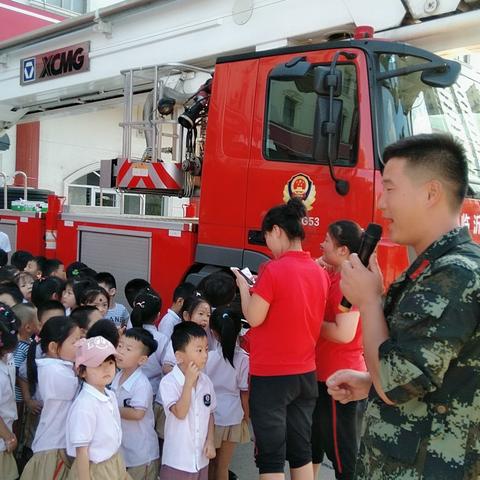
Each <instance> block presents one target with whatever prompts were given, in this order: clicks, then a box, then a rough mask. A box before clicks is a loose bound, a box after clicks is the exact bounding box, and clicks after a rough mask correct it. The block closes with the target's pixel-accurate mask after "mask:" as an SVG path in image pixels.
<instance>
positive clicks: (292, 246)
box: [236, 199, 329, 480]
mask: <svg viewBox="0 0 480 480" xmlns="http://www.w3.org/2000/svg"><path fill="white" fill-rule="evenodd" d="M305 215H306V210H305V207H304V205H303V203H302V202H301V201H300V200H298V199H293V200H290V201H289V202H288V203H287V204H286V205H279V206H277V207H273V208H272V209H270V210H269V211H268V213H267V214H266V215H265V218H264V219H263V223H262V231H263V232H264V234H265V240H266V243H267V246H268V248H269V249H270V251H271V252H272V255H273V257H274V259H273V260H271V261H269V262H267V263H266V264H264V265H262V268H261V269H260V273H259V276H258V279H257V282H256V284H255V286H254V287H253V288H252V289H251V291H250V289H249V287H248V284H247V282H246V281H245V280H244V279H243V277H242V276H241V275H239V274H238V273H236V276H237V284H238V287H239V289H240V295H241V300H242V309H243V312H244V315H245V318H246V320H247V322H248V323H249V324H250V326H251V327H252V328H251V329H250V333H249V340H250V375H251V378H250V417H251V420H252V425H253V430H254V432H255V443H256V456H255V460H256V463H257V467H258V469H259V471H260V479H262V480H267V479H269V480H270V479H271V480H273V479H282V478H284V473H283V472H284V468H285V460H288V461H289V464H290V469H291V473H292V478H293V479H295V480H313V468H312V463H311V462H312V451H311V443H310V439H311V425H312V413H313V410H314V408H315V403H316V397H317V383H316V375H315V345H316V343H317V340H318V338H319V335H320V327H321V322H322V319H323V316H324V310H325V303H326V298H327V291H328V285H329V280H328V275H327V273H326V272H325V270H323V269H322V268H320V266H319V265H318V264H317V263H316V262H315V261H314V260H313V259H312V258H311V257H310V254H309V253H308V252H304V251H303V250H302V240H303V239H304V238H305V232H304V230H303V226H302V218H303V217H304V216H305Z"/></svg>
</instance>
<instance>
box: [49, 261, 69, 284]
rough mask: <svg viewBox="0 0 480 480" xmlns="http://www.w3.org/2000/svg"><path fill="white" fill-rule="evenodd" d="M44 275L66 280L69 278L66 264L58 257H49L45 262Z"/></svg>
mask: <svg viewBox="0 0 480 480" xmlns="http://www.w3.org/2000/svg"><path fill="white" fill-rule="evenodd" d="M43 276H44V277H57V278H59V279H60V280H63V281H65V280H66V279H67V274H66V273H65V265H64V264H63V262H62V261H61V260H59V259H58V258H49V259H48V260H46V262H45V267H44V269H43Z"/></svg>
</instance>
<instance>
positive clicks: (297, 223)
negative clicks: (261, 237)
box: [262, 198, 307, 240]
mask: <svg viewBox="0 0 480 480" xmlns="http://www.w3.org/2000/svg"><path fill="white" fill-rule="evenodd" d="M306 216H307V209H306V208H305V205H304V204H303V202H302V201H301V200H300V199H298V198H291V199H290V200H289V201H288V202H287V203H286V204H284V205H277V206H276V207H273V208H271V209H270V210H269V211H268V212H267V214H266V215H265V217H264V218H263V222H262V232H263V233H265V232H271V231H272V229H273V226H274V225H278V226H279V227H280V228H281V229H282V230H283V231H284V232H285V233H286V234H287V237H288V238H289V240H294V239H297V238H299V239H300V240H303V239H304V238H305V230H304V229H303V224H302V218H304V217H306Z"/></svg>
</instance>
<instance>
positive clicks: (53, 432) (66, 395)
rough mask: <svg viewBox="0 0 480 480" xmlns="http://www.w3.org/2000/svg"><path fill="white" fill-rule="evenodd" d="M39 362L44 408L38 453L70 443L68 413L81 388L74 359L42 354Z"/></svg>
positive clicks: (37, 437) (36, 442) (35, 449)
mask: <svg viewBox="0 0 480 480" xmlns="http://www.w3.org/2000/svg"><path fill="white" fill-rule="evenodd" d="M36 363H37V371H38V390H39V393H40V397H41V398H42V400H43V408H42V412H41V414H40V421H39V423H38V427H37V431H36V433H35V438H34V439H33V443H32V450H33V452H34V453H37V452H45V451H48V450H56V449H59V448H65V447H66V446H67V441H66V438H65V435H66V425H67V415H68V410H69V409H70V406H71V404H72V402H73V399H74V398H75V394H76V393H77V390H78V378H77V376H76V375H75V372H74V370H73V363H72V362H67V361H65V360H60V359H58V358H40V359H38V360H36Z"/></svg>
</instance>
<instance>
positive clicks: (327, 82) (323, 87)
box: [313, 67, 342, 97]
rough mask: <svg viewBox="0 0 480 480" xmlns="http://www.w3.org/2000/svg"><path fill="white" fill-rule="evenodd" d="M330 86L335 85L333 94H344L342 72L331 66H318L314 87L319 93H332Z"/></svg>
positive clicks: (336, 95)
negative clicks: (332, 68) (332, 69)
mask: <svg viewBox="0 0 480 480" xmlns="http://www.w3.org/2000/svg"><path fill="white" fill-rule="evenodd" d="M330 87H333V96H334V97H339V96H340V95H341V94H342V72H341V70H337V69H335V70H334V71H333V72H332V71H331V68H330V67H316V68H315V76H314V83H313V88H314V90H315V92H316V93H317V95H330Z"/></svg>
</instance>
